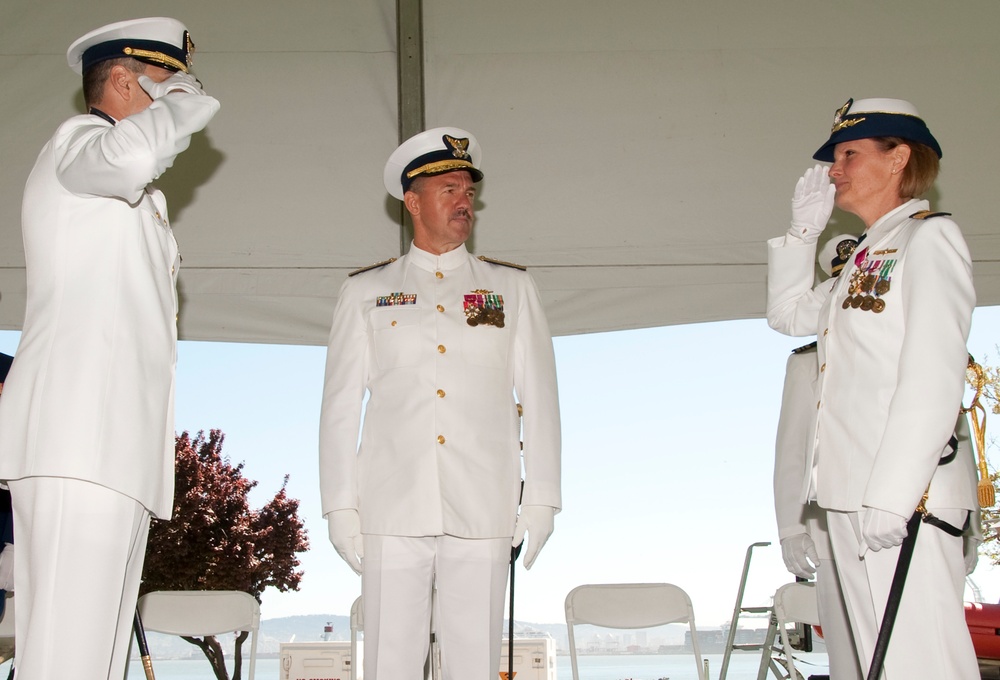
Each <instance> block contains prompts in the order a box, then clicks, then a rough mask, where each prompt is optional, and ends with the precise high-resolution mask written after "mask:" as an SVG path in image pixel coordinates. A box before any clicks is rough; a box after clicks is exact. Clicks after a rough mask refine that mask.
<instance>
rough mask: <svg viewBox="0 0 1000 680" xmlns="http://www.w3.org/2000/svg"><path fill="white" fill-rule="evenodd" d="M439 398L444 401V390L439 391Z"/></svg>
mask: <svg viewBox="0 0 1000 680" xmlns="http://www.w3.org/2000/svg"><path fill="white" fill-rule="evenodd" d="M438 396H439V397H441V398H442V399H444V390H438Z"/></svg>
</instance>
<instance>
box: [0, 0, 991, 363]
mask: <svg viewBox="0 0 1000 680" xmlns="http://www.w3.org/2000/svg"><path fill="white" fill-rule="evenodd" d="M164 13H169V15H171V16H175V17H177V18H179V19H181V20H182V21H184V22H185V23H186V24H187V25H188V27H189V28H190V29H191V33H192V36H193V38H194V41H195V44H196V45H197V48H198V49H197V53H196V59H195V70H196V72H197V74H198V75H199V77H200V78H201V79H202V81H203V82H204V84H205V87H206V89H207V90H208V91H209V92H210V93H211V94H213V95H215V96H216V97H218V98H219V100H220V101H221V102H222V110H221V112H220V113H219V115H218V116H217V117H216V118H215V119H214V120H213V121H212V123H211V124H210V126H209V128H208V130H207V132H206V133H204V134H202V135H199V136H197V137H196V138H195V139H194V141H193V143H192V145H191V149H190V150H189V151H188V152H186V153H185V154H183V155H182V156H180V157H179V159H178V160H177V162H176V163H175V165H174V167H173V168H172V169H170V170H168V171H167V173H166V174H164V176H163V177H162V178H161V179H160V180H159V181H158V182H157V185H158V186H159V187H160V188H162V189H163V190H164V192H165V193H166V195H167V198H168V201H169V205H170V211H171V218H172V222H173V225H174V230H175V232H176V235H177V238H178V241H179V243H180V246H181V252H182V255H183V258H184V259H183V267H182V271H181V275H180V282H179V289H180V294H181V300H182V311H181V316H180V331H181V337H183V338H186V339H199V340H231V341H252V342H274V343H306V344H324V343H325V342H326V337H327V333H328V330H329V323H330V319H331V315H332V310H333V305H334V304H335V301H336V296H337V292H338V289H339V286H340V284H341V282H342V281H343V280H344V279H345V277H346V276H347V273H348V272H350V271H351V270H353V269H355V268H357V267H360V266H363V265H366V264H369V263H372V262H375V261H379V260H383V259H386V258H389V257H392V256H398V255H399V254H400V252H401V249H405V247H406V244H407V243H408V239H407V238H406V237H405V236H401V229H400V226H399V225H400V206H399V204H398V202H397V201H395V200H394V199H391V198H390V197H389V196H387V195H386V193H385V191H384V189H383V187H382V182H381V173H382V166H383V164H384V162H385V159H386V158H387V157H388V155H389V154H390V153H391V151H392V150H393V149H394V148H395V147H396V145H397V143H398V132H397V130H398V123H397V102H396V99H397V77H396V72H397V66H396V25H395V24H396V9H395V2H394V1H393V0H290V1H289V2H284V3H276V2H271V1H265V0H242V2H239V3H229V2H204V1H201V0H197V1H196V0H174V2H171V3H169V4H163V3H158V2H129V3H126V2H121V1H120V0H95V2H88V3H79V2H70V1H69V0H47V1H46V2H41V3H40V2H37V1H35V0H4V5H3V9H2V12H0V18H2V23H0V121H2V126H0V153H2V158H3V162H2V163H0V328H5V329H15V328H19V327H20V324H21V322H22V318H23V313H24V298H25V283H24V260H23V251H22V246H21V235H20V217H19V215H20V202H21V192H22V189H23V186H24V181H25V179H26V178H27V175H28V173H29V171H30V169H31V166H32V164H33V163H34V159H35V156H36V154H37V153H38V150H39V149H40V148H41V146H42V145H43V144H44V143H45V141H46V140H47V139H48V138H49V136H50V135H51V133H52V131H53V130H54V129H55V127H56V126H57V125H58V124H59V123H60V122H61V121H62V120H64V119H65V118H67V117H69V116H70V115H73V114H74V113H78V112H80V111H81V110H82V107H83V104H82V94H81V92H80V85H79V82H78V79H77V77H76V76H75V75H74V74H73V73H72V72H71V71H70V70H69V68H68V67H67V66H66V62H65V56H64V55H65V51H66V48H67V46H68V45H69V44H70V43H71V42H72V41H73V40H74V39H75V38H76V37H78V36H80V35H82V34H83V33H85V32H86V31H89V30H90V29H92V28H95V27H97V26H100V25H102V24H105V23H109V22H112V21H118V20H121V19H126V18H134V17H137V16H156V15H161V14H164ZM997 26H1000V3H998V2H996V0H966V1H965V2H961V3H939V2H932V1H929V0H888V1H886V2H879V3H871V2H868V1H867V0H844V1H843V2H837V3H818V2H801V1H795V0H759V1H755V2H734V1H732V0H730V1H725V0H618V1H617V2H613V3H606V2H586V1H582V0H542V1H539V0H505V1H504V2H468V0H465V1H458V0H425V1H424V16H423V31H424V50H425V52H424V57H425V58H424V68H425V74H424V79H425V92H426V95H425V97H426V120H425V122H426V126H427V127H435V126H441V125H455V126H458V127H463V128H465V129H468V130H471V131H472V132H473V133H474V134H475V135H476V136H477V137H478V138H479V141H480V142H481V144H482V145H483V148H484V160H483V170H484V172H485V174H486V179H485V180H484V182H483V184H482V187H481V191H480V200H479V205H478V221H477V225H476V228H475V234H474V237H473V240H472V242H471V243H470V247H471V249H472V250H473V251H474V252H477V253H481V254H486V255H489V256H491V257H496V258H499V259H502V260H508V261H513V262H519V263H522V264H525V265H528V266H529V268H530V271H531V272H532V273H533V274H534V276H535V279H536V281H537V282H538V284H539V287H540V288H541V291H542V295H543V298H544V301H545V305H546V308H547V312H548V315H549V320H550V324H551V326H552V329H553V332H554V333H556V334H570V333H581V332H592V331H605V330H614V329H624V328H639V327H648V326H660V325H668V324H680V323H690V322H700V321H714V320H722V319H738V318H752V317H759V316H762V315H763V312H764V295H765V258H766V255H765V247H764V241H765V240H766V239H767V238H769V237H771V236H777V235H779V234H781V233H783V231H784V230H785V228H786V226H787V224H788V218H789V208H788V202H789V198H790V196H791V192H792V188H793V186H794V184H795V181H796V179H797V178H798V177H799V175H800V174H801V173H802V171H803V170H804V169H805V168H806V167H809V166H810V165H811V164H812V163H813V161H812V160H811V155H812V153H813V152H814V151H815V149H816V148H818V147H819V145H820V144H821V143H822V142H823V141H825V139H826V137H827V133H828V131H829V129H830V125H831V123H832V120H833V113H834V111H835V110H836V109H837V108H839V107H840V106H841V105H842V104H843V103H844V102H845V101H846V100H847V98H848V97H854V98H856V99H860V98H867V97H895V98H902V99H908V100H910V101H912V102H913V103H914V104H915V105H916V106H917V108H918V109H919V110H920V112H921V114H922V116H923V117H924V119H925V120H926V121H927V122H928V124H929V126H930V129H931V130H932V131H933V133H934V134H935V135H936V136H937V138H938V140H939V141H940V142H941V145H942V147H943V148H944V159H943V172H942V176H941V178H940V179H939V181H938V184H937V185H936V187H935V189H934V191H933V193H932V195H931V196H930V197H929V198H930V199H931V203H932V205H933V206H934V207H935V208H936V209H940V210H946V211H949V212H952V213H953V214H954V215H955V219H956V220H957V221H958V223H959V224H960V225H961V226H962V229H963V231H964V232H965V235H966V238H967V240H968V242H969V245H970V247H971V249H972V252H973V258H974V260H975V274H976V287H977V293H978V296H979V303H980V304H998V303H1000V267H998V264H997V262H998V259H1000V224H998V220H997V219H996V218H995V217H994V216H992V215H991V213H992V208H991V207H990V206H991V205H992V204H991V203H990V202H989V201H990V200H991V198H990V197H991V196H992V191H993V190H992V189H990V186H991V184H992V182H993V181H995V180H996V178H997V173H996V171H995V165H996V159H997V157H998V151H1000V132H998V127H997V122H998V119H1000V88H998V87H997V82H998V81H997V73H998V72H1000V41H998V40H997V38H996V27H997ZM860 229H861V225H860V224H859V223H858V222H857V221H856V220H855V219H854V218H853V217H851V216H848V215H844V214H841V213H839V212H837V213H835V224H834V226H833V227H831V231H840V232H845V231H855V232H856V231H859V230H860Z"/></svg>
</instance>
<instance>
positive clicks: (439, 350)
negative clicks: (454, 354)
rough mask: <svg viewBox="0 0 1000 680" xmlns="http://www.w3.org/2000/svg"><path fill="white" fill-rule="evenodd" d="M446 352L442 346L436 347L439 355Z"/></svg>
mask: <svg viewBox="0 0 1000 680" xmlns="http://www.w3.org/2000/svg"><path fill="white" fill-rule="evenodd" d="M447 351H448V349H447V348H446V347H445V346H444V345H438V352H439V353H440V354H444V353H445V352H447Z"/></svg>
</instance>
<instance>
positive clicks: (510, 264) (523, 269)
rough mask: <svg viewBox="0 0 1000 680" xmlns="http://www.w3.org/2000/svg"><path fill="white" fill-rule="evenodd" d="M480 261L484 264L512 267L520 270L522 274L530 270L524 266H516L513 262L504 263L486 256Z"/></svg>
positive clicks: (481, 257) (482, 256) (481, 256)
mask: <svg viewBox="0 0 1000 680" xmlns="http://www.w3.org/2000/svg"><path fill="white" fill-rule="evenodd" d="M479 259H480V260H481V261H483V262H489V263H490V264H498V265H500V266H501V267H512V268H514V269H520V270H521V271H522V272H524V271H528V268H527V267H525V266H524V265H523V264H514V263H513V262H504V261H503V260H494V259H493V258H492V257H486V256H485V255H480V256H479Z"/></svg>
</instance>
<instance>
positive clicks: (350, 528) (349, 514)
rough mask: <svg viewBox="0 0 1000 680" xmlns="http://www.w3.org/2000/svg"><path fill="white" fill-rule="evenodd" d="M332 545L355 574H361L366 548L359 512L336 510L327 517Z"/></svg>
mask: <svg viewBox="0 0 1000 680" xmlns="http://www.w3.org/2000/svg"><path fill="white" fill-rule="evenodd" d="M326 521H327V523H328V529H329V530H330V543H333V547H334V548H336V549H337V552H338V553H339V554H340V556H341V557H343V558H344V561H345V562H347V565H348V566H349V567H350V568H351V569H353V570H354V573H355V574H358V575H360V574H361V559H362V558H364V556H365V547H364V543H363V541H362V539H361V516H360V515H358V511H357V510H353V509H347V510H334V511H333V512H331V513H330V514H329V515H327V516H326Z"/></svg>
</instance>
